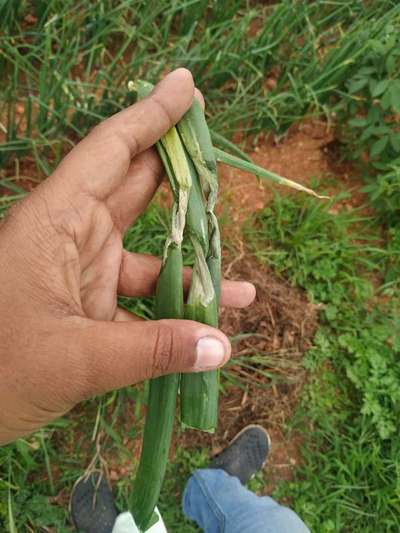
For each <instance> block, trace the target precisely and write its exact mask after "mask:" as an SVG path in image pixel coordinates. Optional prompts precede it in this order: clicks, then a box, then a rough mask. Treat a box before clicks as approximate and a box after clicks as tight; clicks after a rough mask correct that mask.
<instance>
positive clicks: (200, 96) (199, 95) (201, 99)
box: [194, 87, 206, 109]
mask: <svg viewBox="0 0 400 533" xmlns="http://www.w3.org/2000/svg"><path fill="white" fill-rule="evenodd" d="M194 97H195V98H196V99H197V100H198V101H199V102H200V105H201V107H202V108H203V109H205V107H206V103H205V101H204V96H203V94H202V93H201V91H199V89H198V88H197V87H196V88H195V90H194Z"/></svg>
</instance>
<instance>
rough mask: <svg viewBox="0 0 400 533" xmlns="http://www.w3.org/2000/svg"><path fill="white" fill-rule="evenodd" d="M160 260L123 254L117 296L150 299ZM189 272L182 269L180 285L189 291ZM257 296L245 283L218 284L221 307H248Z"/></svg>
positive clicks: (148, 256) (249, 284) (158, 271)
mask: <svg viewBox="0 0 400 533" xmlns="http://www.w3.org/2000/svg"><path fill="white" fill-rule="evenodd" d="M160 267H161V261H160V259H158V258H157V257H154V256H152V255H145V254H132V253H129V252H126V251H124V253H123V255H122V262H121V268H120V275H119V282H118V289H117V290H118V294H120V295H121V296H134V297H139V296H151V295H153V294H154V293H155V290H156V284H157V279H158V275H159V273H160ZM191 278H192V269H191V268H185V269H184V272H183V286H184V289H185V290H188V289H189V286H190V281H191ZM255 296H256V289H255V287H254V285H253V284H252V283H249V282H247V281H229V280H223V281H222V284H221V305H222V306H228V307H238V308H242V307H247V306H248V305H250V304H251V303H252V302H253V300H254V298H255Z"/></svg>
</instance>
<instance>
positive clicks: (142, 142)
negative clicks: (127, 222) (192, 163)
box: [51, 68, 194, 199]
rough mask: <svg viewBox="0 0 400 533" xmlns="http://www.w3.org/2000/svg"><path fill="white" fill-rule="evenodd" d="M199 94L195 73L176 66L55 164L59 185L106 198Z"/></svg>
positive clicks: (74, 192) (71, 191) (55, 178)
mask: <svg viewBox="0 0 400 533" xmlns="http://www.w3.org/2000/svg"><path fill="white" fill-rule="evenodd" d="M193 95H194V83H193V78H192V75H191V73H190V72H189V71H188V70H186V69H184V68H179V69H177V70H174V71H173V72H171V73H170V74H168V75H167V76H166V77H165V78H164V79H163V80H162V81H161V82H160V83H158V84H157V85H156V87H155V88H154V90H153V91H152V93H151V94H150V95H149V96H148V97H147V98H145V99H143V100H141V101H140V102H137V103H136V104H134V105H132V106H130V107H128V108H127V109H124V110H123V111H120V112H119V113H117V114H115V115H113V116H112V117H110V118H108V119H107V120H105V121H104V122H101V123H100V124H99V125H98V126H96V127H95V128H94V129H93V130H92V131H91V132H90V133H89V135H88V136H87V137H85V138H84V139H83V140H82V141H81V142H80V143H79V144H77V145H76V146H75V148H74V149H73V150H72V151H71V152H70V153H69V154H68V155H67V156H66V157H65V158H64V159H63V161H62V162H61V163H60V165H59V166H58V167H57V169H56V170H55V172H54V174H53V176H52V178H51V180H52V182H53V185H56V184H58V183H62V186H63V190H64V191H65V190H66V189H69V191H70V193H72V194H76V193H77V192H86V193H89V194H91V195H93V196H95V197H96V198H98V199H104V198H106V197H107V196H108V195H110V194H111V193H112V192H113V191H114V190H115V189H116V188H117V187H118V185H119V184H120V183H121V182H122V181H123V179H124V177H125V175H126V172H127V170H128V167H129V164H130V162H131V160H132V158H133V157H134V156H135V155H136V154H139V153H141V152H143V151H144V150H146V149H147V148H149V147H150V146H152V145H153V144H155V143H156V142H157V141H158V140H159V138H160V137H161V136H162V135H164V133H166V132H167V131H168V130H169V129H170V128H171V127H172V126H174V125H175V124H176V123H177V122H178V121H179V120H180V118H181V117H182V116H183V115H184V113H185V112H186V111H187V110H188V109H189V107H190V105H191V103H192V100H193Z"/></svg>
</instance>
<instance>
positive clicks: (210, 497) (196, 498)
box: [182, 468, 310, 533]
mask: <svg viewBox="0 0 400 533" xmlns="http://www.w3.org/2000/svg"><path fill="white" fill-rule="evenodd" d="M182 504H183V512H184V514H185V515H186V516H187V517H188V518H190V519H191V520H194V521H195V522H196V523H197V525H198V526H199V527H200V528H201V529H203V531H204V532H205V533H310V532H309V529H308V528H307V526H306V525H305V524H304V523H303V522H302V520H301V519H300V518H299V517H298V516H297V514H296V513H295V512H294V511H292V510H291V509H289V508H288V507H284V506H282V505H279V504H278V503H277V502H275V501H274V500H273V499H272V498H269V497H268V496H257V495H256V494H254V493H253V492H251V491H249V490H247V489H246V487H243V485H242V484H241V483H240V481H239V479H238V478H236V477H233V476H230V475H228V474H227V473H226V472H224V470H218V469H211V468H210V469H204V470H196V471H195V472H194V474H193V475H192V477H191V478H190V479H189V481H188V483H187V485H186V488H185V492H184V494H183V502H182Z"/></svg>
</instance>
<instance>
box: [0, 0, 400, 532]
mask: <svg viewBox="0 0 400 533" xmlns="http://www.w3.org/2000/svg"><path fill="white" fill-rule="evenodd" d="M399 30H400V7H399V6H398V5H397V2H395V1H388V0H384V1H382V0H379V1H378V0H376V1H345V0H337V1H335V2H328V1H322V0H319V1H318V0H317V1H315V2H293V1H288V0H283V1H277V2H276V3H275V4H273V5H268V4H264V3H258V2H250V1H249V2H246V1H241V0H226V1H218V2H213V1H209V2H208V1H204V0H197V1H196V0H187V1H172V2H167V1H166V0H160V1H158V2H147V1H139V0H136V1H134V0H129V1H127V0H125V1H113V0H105V1H100V2H98V1H96V2H95V1H90V0H81V1H78V2H73V1H72V0H63V1H61V0H50V1H43V0H40V1H35V2H28V1H24V0H15V1H12V2H11V1H7V0H3V1H2V2H0V73H1V76H0V128H1V130H2V132H3V134H4V142H3V143H2V144H1V146H0V165H1V166H2V169H3V170H1V174H0V185H1V186H2V187H4V188H6V189H8V191H9V193H10V194H9V195H7V196H5V195H4V196H2V197H0V215H1V214H4V213H5V212H6V210H7V208H8V207H9V205H10V204H11V203H12V202H14V201H16V200H18V199H19V198H20V197H22V196H23V195H24V194H25V193H24V191H23V189H21V188H20V187H19V186H18V184H16V183H15V178H18V177H21V176H23V173H24V171H25V170H24V169H25V167H24V164H26V162H27V161H28V162H29V165H30V166H29V167H28V169H29V172H30V173H32V172H35V173H37V175H41V176H43V175H47V174H49V173H50V172H51V170H52V168H54V166H55V165H56V164H57V162H58V161H59V159H60V158H61V157H62V154H63V151H64V150H65V147H66V146H70V145H71V143H74V142H76V141H77V140H78V139H79V138H80V137H82V136H83V135H84V134H85V132H87V131H88V129H90V127H92V126H93V124H95V123H97V122H98V121H99V120H100V119H101V118H102V117H105V116H108V115H110V114H111V113H113V112H115V111H117V110H118V109H121V108H122V107H124V106H125V105H127V104H128V103H129V96H128V95H127V91H126V85H127V81H128V80H129V79H132V78H136V77H144V78H147V79H149V80H150V81H155V80H157V79H158V78H159V77H160V76H161V75H162V73H163V72H164V71H165V70H166V69H172V68H174V67H176V66H186V67H188V68H190V69H191V70H192V72H193V73H194V76H195V79H196V83H197V85H198V86H199V87H200V88H201V90H202V91H203V93H204V94H205V96H206V99H207V113H208V118H209V122H210V125H211V127H212V128H213V129H214V131H216V132H218V133H222V134H224V135H226V136H228V137H230V136H231V135H232V134H233V133H234V132H235V131H237V130H240V131H241V132H243V133H244V134H246V133H252V134H255V135H257V133H259V132H262V131H274V132H275V133H276V134H277V135H280V134H284V132H285V131H286V129H287V128H288V126H290V125H291V124H292V123H293V122H295V121H297V120H300V119H302V118H303V117H305V116H323V117H324V118H325V119H326V120H327V121H328V122H330V123H332V124H333V125H335V126H336V130H337V137H338V140H339V142H340V146H341V152H342V155H343V156H346V157H348V158H352V159H354V161H355V165H356V166H357V167H358V168H359V172H360V175H362V177H363V179H364V180H365V190H366V191H367V193H368V195H369V203H370V206H371V207H373V209H374V211H373V215H371V216H370V217H366V216H361V215H360V214H359V213H357V212H352V213H346V212H341V213H339V214H337V215H332V214H330V212H329V207H330V206H329V205H328V206H322V205H321V204H320V203H318V202H316V201H313V200H310V199H305V198H304V197H303V196H301V197H298V198H297V199H295V200H293V199H288V198H284V197H279V196H276V198H275V201H274V202H273V203H272V204H271V205H270V206H268V207H267V208H266V209H264V210H263V211H262V212H260V213H259V214H257V216H256V217H255V218H254V219H252V220H249V221H248V223H247V224H246V228H245V235H246V239H247V241H248V243H249V248H250V250H251V253H254V254H255V255H256V257H257V258H258V260H259V261H261V262H266V263H268V264H269V265H271V266H272V267H273V268H274V269H275V270H276V271H277V272H278V273H280V274H281V275H282V276H285V277H286V278H288V279H289V280H290V281H291V283H293V284H295V285H297V286H300V287H302V288H304V290H305V291H307V293H308V295H309V297H310V299H311V300H312V301H315V302H318V303H322V304H323V311H322V312H321V317H320V328H319V330H318V332H317V335H316V338H315V343H314V347H313V348H312V349H311V350H310V351H309V352H308V353H307V354H306V356H305V358H304V365H305V366H306V368H307V369H308V371H309V381H308V385H307V386H306V389H305V390H304V393H303V399H302V402H301V405H300V407H299V409H298V411H297V413H296V414H295V416H294V419H293V421H292V424H293V427H295V428H297V429H299V430H300V431H302V432H303V434H304V443H303V463H302V465H301V466H300V467H299V468H298V470H297V474H296V479H295V480H294V481H292V482H290V483H286V482H285V483H282V484H281V485H280V486H279V487H278V489H277V490H276V494H275V496H277V497H285V498H286V499H288V500H289V501H290V502H291V505H292V506H293V507H294V508H295V509H296V511H297V512H299V513H300V515H301V516H302V517H303V519H304V520H305V521H306V522H307V524H308V525H309V526H310V528H311V530H312V531H318V532H331V531H332V532H333V531H335V532H336V531H351V532H361V531H367V532H371V533H372V532H376V531H379V532H392V531H393V532H397V531H399V530H400V444H399V439H398V435H399V421H400V364H399V363H400V319H399V298H398V295H399V283H398V279H399V270H400V267H399V255H400V220H399V215H400V212H399V210H400V128H399V114H400V43H399V35H400V31H399ZM269 75H271V76H272V77H273V78H274V80H275V81H276V83H275V84H274V86H272V87H271V86H269V87H266V84H265V79H266V77H268V76H269ZM10 168H11V169H12V171H11V172H10ZM5 169H7V172H5ZM10 174H12V176H11V177H10ZM165 224H166V218H165V213H163V212H162V211H160V210H159V209H156V208H153V209H151V210H150V211H149V212H148V213H147V214H146V215H145V216H144V217H143V218H142V219H141V221H140V223H139V224H138V225H137V226H135V228H134V229H132V230H130V232H129V233H128V234H127V236H126V246H127V247H129V248H131V249H135V250H141V251H145V252H152V253H159V252H160V249H161V246H162V241H163V238H164V237H163V235H164V229H163V228H165ZM149 235H151V236H152V238H151V239H150V238H149ZM249 253H250V252H249ZM125 304H126V305H127V306H128V307H131V308H132V306H134V308H135V309H136V310H137V311H139V312H141V313H142V314H143V315H144V316H149V314H150V313H151V303H150V302H148V301H139V302H129V301H126V302H125ZM144 398H145V390H142V389H140V388H139V389H131V390H125V391H121V392H118V393H114V394H111V395H107V396H106V397H104V398H102V399H96V400H92V401H90V402H88V403H87V405H86V408H85V416H87V420H88V421H90V424H89V422H88V436H87V442H86V443H85V442H78V443H74V442H71V439H72V434H73V430H74V428H76V427H77V426H78V425H79V424H82V421H79V419H77V417H66V418H64V419H62V420H60V421H58V422H57V423H55V424H52V425H51V426H50V427H49V428H46V429H45V430H43V431H41V432H39V433H38V434H37V435H35V436H33V437H31V438H28V439H20V440H19V441H18V442H17V443H15V444H13V445H10V446H6V447H3V448H1V449H0V469H1V470H0V529H1V528H2V529H4V530H10V531H17V530H18V531H29V529H28V526H29V527H30V528H31V529H30V530H34V531H47V530H48V529H47V528H50V527H53V528H55V530H56V531H60V532H62V531H71V526H70V525H69V523H68V517H67V497H68V492H69V490H70V488H71V486H72V484H73V482H74V481H75V479H76V477H78V476H79V475H80V473H81V469H82V467H83V466H86V465H84V464H82V458H84V457H86V456H87V449H85V446H89V445H90V443H88V441H89V439H90V437H91V435H92V433H94V434H95V433H96V432H97V431H98V428H99V426H100V425H101V427H102V430H103V431H105V433H106V434H107V435H108V437H109V448H108V449H107V454H109V455H110V456H111V455H112V454H118V456H119V457H123V458H125V459H126V461H129V460H130V453H131V452H130V451H129V450H127V449H126V446H125V444H124V438H128V439H132V438H134V437H135V436H136V435H137V432H138V431H139V427H140V424H139V423H138V426H137V427H130V428H126V429H125V433H124V435H121V433H120V430H119V428H120V427H121V424H123V422H124V411H123V406H124V403H125V402H126V400H128V399H129V401H130V402H132V404H134V405H135V415H136V417H137V419H138V421H139V420H140V418H141V406H142V405H143V402H144ZM82 416H83V415H82ZM93 426H94V427H93ZM63 450H65V452H64V453H63ZM67 450H68V451H67ZM206 460H207V455H206V451H201V450H200V451H196V452H195V453H191V454H188V453H187V452H185V451H184V450H180V449H178V450H177V457H176V460H175V463H174V464H171V465H170V470H169V472H168V475H167V481H166V484H165V488H164V491H163V495H162V500H161V503H160V507H161V509H162V511H163V513H164V516H165V518H166V521H167V524H168V526H169V527H170V529H171V531H174V532H179V531H182V532H183V531H185V532H188V531H191V530H193V531H196V528H194V527H193V526H192V525H190V524H188V523H187V522H186V521H185V520H184V519H183V517H182V515H181V513H180V507H179V502H180V494H181V490H182V487H183V484H184V482H185V479H186V478H187V476H188V474H189V472H190V470H191V469H193V468H195V467H198V466H202V465H204V464H205V463H206ZM55 470H56V471H57V472H56V474H57V475H53V474H52V473H54V471H55ZM130 487H131V485H130V480H129V478H127V479H126V480H119V481H118V483H116V486H115V487H114V488H115V491H116V496H117V501H118V502H119V504H121V505H123V504H124V502H125V501H126V500H127V496H128V494H129V490H130ZM255 488H257V482H256V484H255ZM56 495H58V496H57V498H55V496H56ZM57 501H58V502H60V503H61V505H56V502H57Z"/></svg>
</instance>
